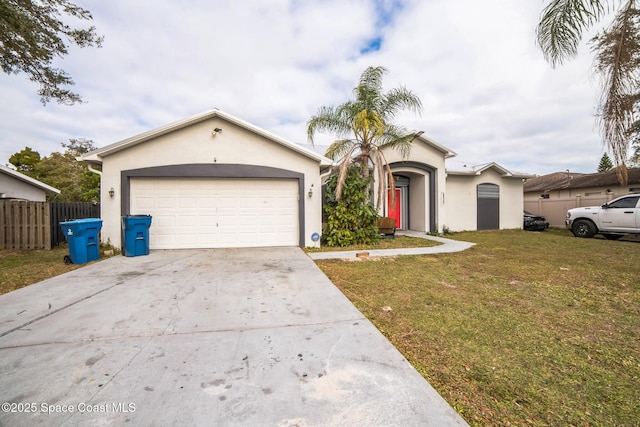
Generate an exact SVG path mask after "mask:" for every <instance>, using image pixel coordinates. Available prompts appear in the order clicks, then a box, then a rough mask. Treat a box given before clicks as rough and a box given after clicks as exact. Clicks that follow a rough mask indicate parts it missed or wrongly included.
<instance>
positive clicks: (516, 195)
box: [445, 169, 524, 231]
mask: <svg viewBox="0 0 640 427" xmlns="http://www.w3.org/2000/svg"><path fill="white" fill-rule="evenodd" d="M485 183H491V184H496V185H498V186H500V229H509V228H522V210H523V205H524V200H523V193H522V184H523V183H522V179H520V178H508V177H502V176H501V175H500V174H499V173H497V172H496V171H495V170H493V169H488V170H485V171H483V172H482V173H481V174H480V175H453V174H452V175H448V176H447V197H446V201H445V206H446V209H447V218H446V221H447V222H446V224H445V225H446V226H447V227H448V228H449V230H451V231H463V230H477V226H478V218H477V216H478V208H477V207H478V202H477V186H478V184H485Z"/></svg>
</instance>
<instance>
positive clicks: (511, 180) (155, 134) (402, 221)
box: [80, 109, 530, 249]
mask: <svg viewBox="0 0 640 427" xmlns="http://www.w3.org/2000/svg"><path fill="white" fill-rule="evenodd" d="M384 154H385V157H386V159H387V161H388V162H389V166H390V168H391V170H392V171H393V174H394V175H395V176H396V186H397V188H396V194H397V200H398V202H397V203H396V205H395V207H394V209H392V210H389V203H388V200H387V201H386V203H385V207H384V208H383V209H382V212H380V214H381V215H385V216H393V217H395V218H397V221H398V226H399V227H400V228H403V229H409V230H417V231H422V232H442V231H443V230H444V228H447V229H449V230H452V231H457V230H476V229H487V228H522V178H523V177H530V176H529V175H519V174H514V173H512V172H510V171H508V170H506V169H504V168H502V167H500V166H499V165H497V164H495V163H491V164H489V165H484V166H482V167H478V168H472V169H468V170H464V171H457V172H454V171H446V168H445V159H447V158H449V157H452V156H455V153H453V152H452V151H451V150H449V149H447V148H445V147H443V146H441V145H439V144H437V143H435V142H434V141H432V140H430V139H428V138H426V137H423V136H421V134H420V135H419V136H417V137H416V140H415V141H414V144H413V147H412V151H411V155H410V156H409V157H408V158H406V159H403V158H401V157H400V156H399V155H398V154H397V153H396V152H395V151H393V150H385V152H384ZM80 160H82V161H85V162H87V163H89V164H90V166H91V165H94V166H95V165H99V166H101V171H98V170H96V169H94V168H92V167H90V169H91V170H93V171H95V172H96V173H99V174H101V176H102V178H101V181H102V182H101V192H102V194H101V199H102V202H101V209H102V219H103V228H102V239H103V240H104V241H107V240H108V241H110V242H111V243H112V244H113V245H115V246H121V243H122V242H121V234H122V226H121V217H122V216H125V215H146V214H148V215H151V216H152V225H151V228H150V231H149V243H150V247H151V249H178V248H217V247H249V246H303V247H304V246H318V245H319V242H318V241H317V238H318V237H319V236H320V234H321V233H322V182H323V179H324V178H326V177H327V176H328V175H329V174H330V172H331V168H332V162H331V160H329V159H327V158H326V157H323V156H321V155H320V154H318V153H316V152H315V151H313V150H310V149H307V148H305V147H303V146H300V145H297V144H294V143H291V142H288V141H285V140H283V139H281V138H279V137H277V136H275V135H273V134H271V133H269V132H267V131H265V130H263V129H260V128H258V127H256V126H253V125H251V124H249V123H247V122H245V121H243V120H241V119H239V118H236V117H234V116H232V115H230V114H227V113H225V112H223V111H220V110H218V109H214V110H211V111H207V112H205V113H202V114H199V115H196V116H194V117H190V118H187V119H185V120H181V121H179V122H176V123H172V124H169V125H167V126H163V127H160V128H158V129H154V130H151V131H149V132H145V133H142V134H140V135H137V136H133V137H131V138H128V139H125V140H123V141H120V142H117V143H115V144H112V145H109V146H106V147H103V148H99V149H97V150H94V151H92V152H89V153H86V154H84V155H83V156H81V157H80ZM447 193H450V194H448V195H447V197H445V194H447ZM385 196H386V197H387V198H388V194H386V195H385Z"/></svg>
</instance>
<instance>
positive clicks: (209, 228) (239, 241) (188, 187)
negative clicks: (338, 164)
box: [131, 178, 299, 249]
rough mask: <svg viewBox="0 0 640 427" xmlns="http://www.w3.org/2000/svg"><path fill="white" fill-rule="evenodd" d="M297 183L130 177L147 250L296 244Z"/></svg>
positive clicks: (133, 201) (134, 209)
mask: <svg viewBox="0 0 640 427" xmlns="http://www.w3.org/2000/svg"><path fill="white" fill-rule="evenodd" d="M297 197H298V181H297V180H254V179H238V180H232V179H213V178H132V179H131V211H132V212H131V213H132V214H150V215H152V217H153V221H152V225H151V229H150V230H149V243H150V247H151V248H152V249H173V248H217V247H251V246H297V244H298V222H299V219H298V198H297Z"/></svg>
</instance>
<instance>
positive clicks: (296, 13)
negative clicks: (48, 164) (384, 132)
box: [0, 0, 605, 175]
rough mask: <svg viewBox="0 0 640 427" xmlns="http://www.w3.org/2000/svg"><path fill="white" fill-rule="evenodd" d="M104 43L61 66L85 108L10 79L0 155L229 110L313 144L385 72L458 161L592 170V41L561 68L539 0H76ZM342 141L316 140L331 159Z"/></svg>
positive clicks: (6, 78)
mask: <svg viewBox="0 0 640 427" xmlns="http://www.w3.org/2000/svg"><path fill="white" fill-rule="evenodd" d="M75 3H76V4H78V5H80V6H82V7H85V8H87V9H89V10H90V11H91V13H92V15H93V21H91V22H88V21H70V23H71V24H72V25H76V26H82V27H86V26H88V25H94V26H95V27H96V29H97V32H98V34H100V35H103V36H104V42H103V46H102V47H101V48H92V47H89V48H82V49H81V48H78V47H75V46H71V47H70V48H69V53H68V55H66V56H64V57H62V58H59V59H56V61H55V63H54V64H55V66H56V67H59V68H62V69H64V70H65V71H66V72H68V73H69V74H70V75H71V77H72V78H73V80H74V81H75V86H73V88H72V89H73V90H74V91H75V92H78V93H79V94H80V95H81V96H82V98H83V100H84V103H82V104H75V105H73V106H67V105H59V104H57V103H56V102H55V101H52V102H50V103H48V104H47V105H46V106H43V105H42V103H41V102H40V97H39V96H38V95H37V90H38V86H37V85H36V84H35V83H33V82H31V81H29V79H28V77H27V76H26V75H24V74H19V75H7V74H4V73H0V99H1V100H2V101H1V102H0V163H1V164H7V163H8V160H9V157H10V156H11V155H12V154H13V153H16V152H18V151H20V150H22V149H23V148H25V147H27V146H28V147H31V148H32V149H33V150H36V151H38V152H39V153H40V155H41V156H46V155H49V154H50V153H51V152H54V151H60V152H62V151H64V149H63V148H62V146H61V144H62V143H66V142H68V140H69V139H71V138H87V139H91V140H93V141H94V144H95V146H96V147H103V146H106V145H109V144H112V143H114V142H118V141H120V140H123V139H126V138H129V137H131V136H134V135H137V134H139V133H142V132H145V131H148V130H151V129H154V128H156V127H159V126H163V125H166V124H169V123H172V122H175V121H179V120H182V119H185V118H188V117H191V116H193V115H196V114H199V113H202V112H204V111H207V110H210V109H212V108H219V109H221V110H223V111H225V112H227V113H229V114H232V115H234V116H236V117H238V118H240V119H243V120H245V121H247V122H250V123H252V124H253V125H256V126H258V127H261V128H263V129H265V130H267V131H269V132H271V133H273V134H275V135H277V136H279V137H281V138H284V139H286V140H288V141H291V142H294V143H298V144H302V145H307V146H308V144H309V142H308V141H307V133H306V122H307V121H308V120H309V118H310V117H311V116H312V115H314V114H315V113H316V112H317V111H318V109H319V108H320V107H321V106H335V105H338V104H341V103H343V102H345V101H347V100H349V99H350V98H351V96H352V89H353V88H354V87H355V85H356V84H357V82H358V78H359V77H360V75H361V73H362V72H363V71H364V70H365V69H366V68H367V67H369V66H384V67H385V68H387V69H388V71H389V72H388V73H387V74H386V75H385V77H384V79H383V88H384V90H385V91H386V90H389V89H392V88H395V87H398V86H404V87H406V88H407V89H409V90H411V91H413V92H414V93H415V94H416V95H417V96H418V97H419V98H420V99H421V101H422V104H423V111H422V114H421V115H415V114H413V113H405V114H402V115H400V116H398V117H397V118H396V123H397V124H399V125H402V126H404V127H406V128H407V129H409V130H416V131H424V136H427V137H428V138H430V139H432V140H434V141H435V142H437V143H438V144H440V145H443V146H445V147H447V148H449V149H450V150H452V151H453V152H455V153H457V156H456V157H455V158H453V159H451V160H450V161H448V167H449V168H450V169H460V168H461V167H462V165H467V166H469V165H479V164H486V163H489V162H496V163H498V164H499V165H501V166H503V167H505V168H507V169H509V170H512V171H517V172H523V173H528V174H535V175H544V174H547V173H552V172H557V171H566V170H567V169H568V170H570V171H571V172H582V173H591V172H596V170H597V167H598V164H599V162H600V158H601V157H602V155H603V153H604V152H605V149H604V147H603V144H602V142H601V139H600V136H599V133H598V130H597V128H596V125H595V117H594V114H595V112H596V110H597V100H598V81H597V80H596V78H595V77H594V76H593V74H592V71H591V65H592V55H591V53H590V51H589V47H588V45H587V44H586V43H583V44H582V45H581V47H580V51H579V54H578V56H577V57H576V58H575V59H573V60H571V61H569V62H567V63H565V64H564V65H562V66H560V67H557V68H555V69H554V68H552V67H551V66H550V65H549V64H548V63H547V62H545V60H544V57H543V55H542V53H541V51H540V49H539V48H538V46H537V45H536V42H535V27H536V24H537V23H538V20H539V17H540V13H541V10H542V8H543V6H544V2H543V1H541V0H538V1H534V0H527V1H513V0H485V1H482V2H479V1H477V0H429V1H424V0H243V1H237V0H215V1H212V0H171V1H157V0H135V1H130V0H109V1H101V2H98V1H89V0H83V1H75ZM331 141H332V136H331V135H319V136H318V138H317V139H316V141H315V142H316V149H317V150H320V151H321V152H323V150H324V148H325V147H326V145H328V144H329V143H330V142H331Z"/></svg>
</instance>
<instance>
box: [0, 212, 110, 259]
mask: <svg viewBox="0 0 640 427" xmlns="http://www.w3.org/2000/svg"><path fill="white" fill-rule="evenodd" d="M99 217H100V205H98V204H93V203H85V202H75V203H60V202H51V203H50V202H30V201H25V200H0V249H51V248H53V247H55V246H57V245H59V244H60V243H62V242H64V241H65V235H64V233H63V232H62V229H61V228H60V224H59V223H60V222H62V221H69V220H73V219H80V218H99Z"/></svg>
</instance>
